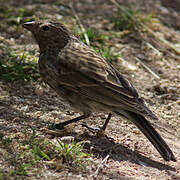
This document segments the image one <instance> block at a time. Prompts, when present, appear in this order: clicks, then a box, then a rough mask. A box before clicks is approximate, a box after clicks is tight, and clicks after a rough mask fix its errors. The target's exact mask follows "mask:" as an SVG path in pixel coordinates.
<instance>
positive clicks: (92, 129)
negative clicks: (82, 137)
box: [81, 123, 100, 134]
mask: <svg viewBox="0 0 180 180" xmlns="http://www.w3.org/2000/svg"><path fill="white" fill-rule="evenodd" d="M81 125H82V127H85V128H87V129H88V130H89V131H90V132H92V133H94V134H95V133H98V132H99V131H100V128H99V127H96V128H93V127H89V126H88V125H87V124H85V123H81Z"/></svg>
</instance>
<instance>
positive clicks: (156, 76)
mask: <svg viewBox="0 0 180 180" xmlns="http://www.w3.org/2000/svg"><path fill="white" fill-rule="evenodd" d="M136 60H137V61H138V62H139V63H140V64H141V65H142V66H143V67H144V69H146V70H147V71H148V72H150V73H151V74H152V75H153V76H154V77H155V78H157V79H160V77H159V76H158V75H157V74H156V73H155V72H153V71H152V70H151V69H150V68H149V67H147V66H146V65H145V64H144V63H143V62H142V61H141V60H140V59H138V58H137V57H136Z"/></svg>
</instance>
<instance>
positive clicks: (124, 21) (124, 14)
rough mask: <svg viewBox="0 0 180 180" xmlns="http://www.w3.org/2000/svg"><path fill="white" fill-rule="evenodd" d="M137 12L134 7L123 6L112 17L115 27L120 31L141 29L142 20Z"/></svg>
mask: <svg viewBox="0 0 180 180" xmlns="http://www.w3.org/2000/svg"><path fill="white" fill-rule="evenodd" d="M137 14H138V13H137V12H136V11H135V10H133V9H128V8H125V7H121V9H118V11H117V13H116V14H115V15H114V17H113V19H112V22H113V24H114V28H115V29H117V30H120V31H123V30H137V29H139V27H140V25H141V21H140V19H139V17H138V16H137Z"/></svg>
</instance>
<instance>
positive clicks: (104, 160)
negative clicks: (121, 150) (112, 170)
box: [90, 154, 109, 178]
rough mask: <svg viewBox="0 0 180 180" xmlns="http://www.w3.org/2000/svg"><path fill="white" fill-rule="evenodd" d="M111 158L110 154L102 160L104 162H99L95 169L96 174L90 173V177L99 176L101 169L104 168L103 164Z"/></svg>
mask: <svg viewBox="0 0 180 180" xmlns="http://www.w3.org/2000/svg"><path fill="white" fill-rule="evenodd" d="M108 158H109V154H108V155H107V156H106V157H105V158H104V159H103V160H102V162H101V163H100V164H99V166H98V167H97V170H96V171H95V173H94V174H92V175H90V177H93V178H97V176H98V174H99V171H100V170H101V169H102V168H103V165H104V164H105V163H106V161H107V160H108Z"/></svg>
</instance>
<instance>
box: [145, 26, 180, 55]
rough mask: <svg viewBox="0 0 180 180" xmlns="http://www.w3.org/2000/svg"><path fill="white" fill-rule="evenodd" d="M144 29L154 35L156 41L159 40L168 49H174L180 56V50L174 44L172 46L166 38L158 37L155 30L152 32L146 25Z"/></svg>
mask: <svg viewBox="0 0 180 180" xmlns="http://www.w3.org/2000/svg"><path fill="white" fill-rule="evenodd" d="M143 27H144V28H145V29H146V30H147V31H148V33H150V34H152V35H153V36H154V37H155V38H156V39H158V40H159V41H160V42H162V43H163V44H165V45H166V46H167V47H168V48H170V49H172V50H173V51H174V52H175V53H176V54H178V55H180V50H179V49H178V48H176V47H175V46H174V45H173V44H171V43H170V42H168V41H167V40H165V39H164V38H162V37H160V36H159V35H157V34H156V33H155V32H154V31H153V30H151V29H150V28H149V27H147V26H146V25H143Z"/></svg>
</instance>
